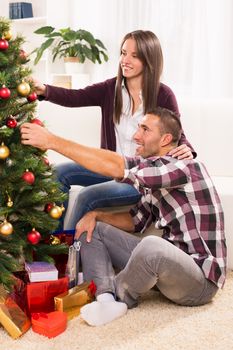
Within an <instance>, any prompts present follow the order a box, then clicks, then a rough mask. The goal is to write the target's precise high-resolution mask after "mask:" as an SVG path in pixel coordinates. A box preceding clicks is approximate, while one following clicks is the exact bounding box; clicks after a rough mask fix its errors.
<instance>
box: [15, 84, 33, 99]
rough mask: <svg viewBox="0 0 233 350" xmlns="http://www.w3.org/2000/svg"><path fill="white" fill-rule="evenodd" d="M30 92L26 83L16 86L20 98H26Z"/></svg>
mask: <svg viewBox="0 0 233 350" xmlns="http://www.w3.org/2000/svg"><path fill="white" fill-rule="evenodd" d="M30 91H31V88H30V85H29V84H28V83H27V82H26V81H22V83H20V84H19V85H18V86H17V92H18V94H19V95H20V96H23V97H26V96H28V95H29V94H30Z"/></svg>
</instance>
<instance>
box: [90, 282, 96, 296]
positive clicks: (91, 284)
mask: <svg viewBox="0 0 233 350" xmlns="http://www.w3.org/2000/svg"><path fill="white" fill-rule="evenodd" d="M88 289H89V291H90V293H91V295H92V296H93V297H94V296H95V293H96V285H95V282H94V281H93V280H92V281H91V282H90V284H89V286H88Z"/></svg>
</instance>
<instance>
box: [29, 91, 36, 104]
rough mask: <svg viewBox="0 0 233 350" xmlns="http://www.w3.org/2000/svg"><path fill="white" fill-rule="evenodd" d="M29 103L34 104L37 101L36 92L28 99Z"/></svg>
mask: <svg viewBox="0 0 233 350" xmlns="http://www.w3.org/2000/svg"><path fill="white" fill-rule="evenodd" d="M27 100H28V102H34V101H36V100H37V94H36V93H35V92H32V93H31V94H30V95H28V97H27Z"/></svg>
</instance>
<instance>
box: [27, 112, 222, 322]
mask: <svg viewBox="0 0 233 350" xmlns="http://www.w3.org/2000/svg"><path fill="white" fill-rule="evenodd" d="M180 133H181V124H180V121H179V119H178V118H177V117H176V115H175V114H174V113H173V112H171V111H169V110H166V109H161V108H157V109H156V110H154V111H151V112H150V113H148V114H147V115H146V116H145V117H144V118H143V120H142V123H141V124H140V125H139V127H138V130H137V132H136V133H135V135H134V140H135V142H136V143H137V145H138V147H137V149H136V157H135V158H125V159H124V158H123V157H121V156H120V155H118V154H116V153H114V152H111V151H106V150H102V149H93V148H89V147H86V146H82V145H79V144H76V143H74V142H71V141H68V140H65V139H62V138H60V137H58V136H55V135H53V134H51V133H50V132H48V131H47V130H46V129H45V128H42V127H40V126H38V125H34V124H30V123H26V124H24V125H22V127H21V134H22V143H23V144H25V145H33V146H35V147H39V148H42V149H52V150H54V151H57V152H59V153H61V154H63V155H65V156H67V157H69V158H71V159H73V160H74V161H77V162H78V163H79V164H80V165H82V166H85V167H86V168H88V169H90V170H92V171H95V172H97V173H101V174H103V175H107V176H112V177H115V178H116V179H117V180H118V181H122V182H123V183H129V184H131V185H133V186H135V187H136V188H137V189H138V190H139V191H140V192H141V193H142V199H141V201H140V202H139V203H138V204H137V206H136V207H134V208H133V209H131V210H130V212H129V213H106V212H101V211H93V212H89V213H87V214H86V215H85V216H84V217H83V218H82V219H81V220H80V221H79V222H78V223H77V226H76V235H75V238H76V239H80V240H81V242H82V247H81V259H82V266H83V272H84V278H85V279H86V280H90V279H93V280H94V281H95V283H96V285H97V292H96V299H97V300H96V301H94V302H93V303H91V304H88V305H85V306H84V307H83V308H82V309H81V315H82V317H83V318H84V320H85V321H86V322H87V323H88V324H90V325H94V326H97V325H102V324H105V323H108V322H110V321H112V320H114V319H116V318H118V317H120V316H122V315H124V314H125V313H126V311H127V309H128V308H132V307H134V306H136V305H137V302H138V298H139V297H140V296H141V295H142V294H143V293H145V292H146V291H148V290H149V289H150V288H152V287H153V286H154V285H156V286H157V288H158V289H159V290H160V292H161V293H162V294H163V295H165V296H166V297H167V298H168V299H170V300H172V301H173V302H175V303H177V304H180V305H190V306H194V305H201V304H205V303H208V302H210V301H211V299H212V298H213V296H214V295H215V294H216V292H217V291H218V288H221V287H223V285H224V281H225V274H226V245H225V237H224V223H223V212H222V208H221V204H220V200H219V197H218V195H217V193H216V190H215V188H214V186H213V183H212V181H211V179H210V177H209V175H208V173H207V171H206V169H205V167H204V166H203V165H202V164H201V163H199V162H198V161H196V160H179V159H176V158H173V157H172V156H170V155H169V152H171V151H172V149H173V148H175V147H176V145H177V142H178V140H179V138H180ZM151 222H155V226H156V227H157V228H162V229H163V235H162V237H156V236H148V237H145V238H143V239H140V238H138V237H136V236H134V235H132V234H130V233H127V232H137V231H140V232H144V230H145V229H146V228H147V227H148V226H149V225H150V224H151ZM126 231H127V232H126ZM114 268H116V269H118V270H120V272H119V273H118V274H117V275H115V272H114Z"/></svg>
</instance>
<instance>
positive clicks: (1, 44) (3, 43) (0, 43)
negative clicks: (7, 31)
mask: <svg viewBox="0 0 233 350" xmlns="http://www.w3.org/2000/svg"><path fill="white" fill-rule="evenodd" d="M8 47H9V44H8V41H7V40H5V39H0V50H1V51H5V50H7V49H8Z"/></svg>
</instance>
